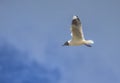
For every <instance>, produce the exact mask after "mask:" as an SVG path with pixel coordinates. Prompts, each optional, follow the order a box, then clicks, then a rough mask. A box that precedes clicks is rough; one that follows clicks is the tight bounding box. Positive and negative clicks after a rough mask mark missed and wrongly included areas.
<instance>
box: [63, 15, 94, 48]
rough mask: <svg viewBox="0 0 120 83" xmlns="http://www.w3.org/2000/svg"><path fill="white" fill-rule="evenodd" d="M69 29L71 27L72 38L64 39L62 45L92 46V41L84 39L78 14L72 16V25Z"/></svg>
mask: <svg viewBox="0 0 120 83" xmlns="http://www.w3.org/2000/svg"><path fill="white" fill-rule="evenodd" d="M70 29H71V36H72V39H71V40H69V41H66V42H65V43H64V45H63V46H79V45H86V46H88V47H92V46H91V44H93V43H94V41H93V40H85V38H84V35H83V31H82V24H81V21H80V19H79V17H78V16H73V19H72V25H71V28H70Z"/></svg>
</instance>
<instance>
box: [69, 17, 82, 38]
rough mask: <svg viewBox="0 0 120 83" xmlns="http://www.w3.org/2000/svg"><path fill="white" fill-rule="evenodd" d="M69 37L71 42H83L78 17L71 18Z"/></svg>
mask: <svg viewBox="0 0 120 83" xmlns="http://www.w3.org/2000/svg"><path fill="white" fill-rule="evenodd" d="M71 35H72V39H73V40H83V39H84V35H83V31H82V24H81V21H80V19H79V18H78V16H73V20H72V25H71Z"/></svg>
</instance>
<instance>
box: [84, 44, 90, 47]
mask: <svg viewBox="0 0 120 83" xmlns="http://www.w3.org/2000/svg"><path fill="white" fill-rule="evenodd" d="M84 45H86V46H87V47H92V46H91V45H90V44H84Z"/></svg>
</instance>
